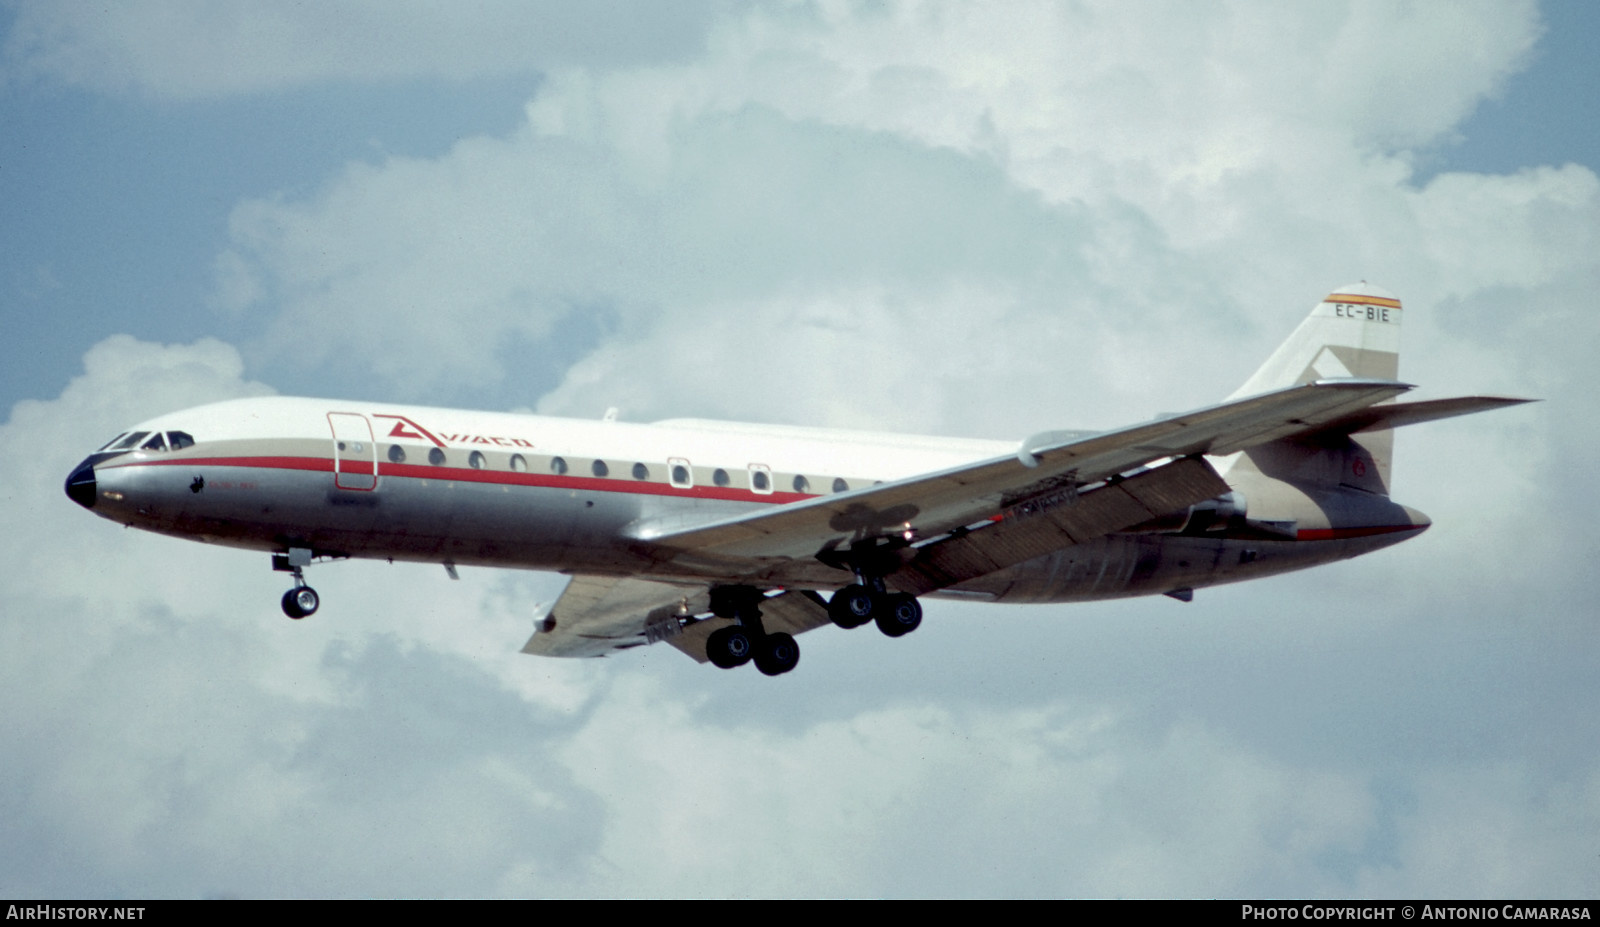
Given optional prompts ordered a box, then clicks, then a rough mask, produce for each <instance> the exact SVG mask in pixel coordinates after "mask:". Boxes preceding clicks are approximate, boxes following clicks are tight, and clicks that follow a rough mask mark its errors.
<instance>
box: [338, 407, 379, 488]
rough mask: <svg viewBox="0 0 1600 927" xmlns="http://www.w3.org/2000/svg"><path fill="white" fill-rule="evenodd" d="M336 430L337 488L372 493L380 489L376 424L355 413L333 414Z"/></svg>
mask: <svg viewBox="0 0 1600 927" xmlns="http://www.w3.org/2000/svg"><path fill="white" fill-rule="evenodd" d="M328 425H329V426H331V427H332V428H333V485H335V486H337V487H339V488H340V489H354V490H357V491H360V492H371V491H372V490H374V489H377V488H378V449H377V446H376V442H374V441H373V440H372V423H371V422H369V421H367V417H366V416H365V415H357V414H355V413H354V412H329V413H328Z"/></svg>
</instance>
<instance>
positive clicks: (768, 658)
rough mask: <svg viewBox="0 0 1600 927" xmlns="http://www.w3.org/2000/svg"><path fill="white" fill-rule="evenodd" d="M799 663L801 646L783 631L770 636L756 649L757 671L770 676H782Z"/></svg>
mask: <svg viewBox="0 0 1600 927" xmlns="http://www.w3.org/2000/svg"><path fill="white" fill-rule="evenodd" d="M799 662H800V645H799V644H797V643H795V640H794V638H793V637H792V636H790V635H788V634H785V633H783V632H782V631H779V632H778V633H776V634H768V635H767V636H766V637H765V638H763V639H762V641H761V643H760V645H758V646H757V647H756V669H758V670H760V671H761V672H762V673H764V674H766V675H768V676H782V675H783V674H784V673H787V672H789V671H790V670H792V669H794V668H795V666H796V665H798V664H799Z"/></svg>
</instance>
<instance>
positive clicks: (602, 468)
mask: <svg viewBox="0 0 1600 927" xmlns="http://www.w3.org/2000/svg"><path fill="white" fill-rule="evenodd" d="M589 472H590V473H593V474H594V475H595V476H606V475H608V474H610V473H611V468H610V467H608V466H606V462H605V461H603V460H597V461H595V462H594V466H592V467H590V468H589Z"/></svg>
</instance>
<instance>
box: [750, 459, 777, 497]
mask: <svg viewBox="0 0 1600 927" xmlns="http://www.w3.org/2000/svg"><path fill="white" fill-rule="evenodd" d="M750 489H751V490H752V491H753V492H758V493H769V492H772V468H771V467H769V466H767V465H766V464H751V465H750Z"/></svg>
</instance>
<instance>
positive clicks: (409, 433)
mask: <svg viewBox="0 0 1600 927" xmlns="http://www.w3.org/2000/svg"><path fill="white" fill-rule="evenodd" d="M373 418H392V419H394V420H395V423H394V427H393V428H391V429H389V435H388V436H389V437H391V438H412V439H415V440H419V441H421V440H427V441H432V442H433V443H434V444H435V445H436V446H438V447H445V446H446V445H448V444H457V445H460V444H490V445H494V446H496V447H526V448H531V447H533V442H532V441H529V440H527V439H526V438H506V437H501V436H496V435H473V434H446V433H445V432H440V433H439V434H437V435H435V434H434V433H433V432H431V431H429V430H428V429H426V428H424V427H422V426H421V425H418V424H417V423H416V422H413V421H412V420H411V419H409V418H406V417H405V416H404V415H381V414H374V415H373Z"/></svg>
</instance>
